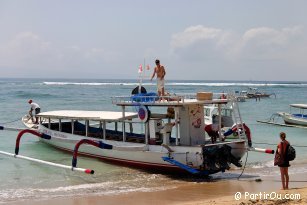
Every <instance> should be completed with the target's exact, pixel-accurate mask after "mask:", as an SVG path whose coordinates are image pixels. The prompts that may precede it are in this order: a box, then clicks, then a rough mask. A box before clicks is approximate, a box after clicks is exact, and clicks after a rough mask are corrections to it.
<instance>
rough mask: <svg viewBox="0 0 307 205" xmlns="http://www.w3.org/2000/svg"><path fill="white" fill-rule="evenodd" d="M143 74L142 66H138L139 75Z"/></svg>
mask: <svg viewBox="0 0 307 205" xmlns="http://www.w3.org/2000/svg"><path fill="white" fill-rule="evenodd" d="M141 72H143V67H142V64H141V65H140V66H139V73H141Z"/></svg>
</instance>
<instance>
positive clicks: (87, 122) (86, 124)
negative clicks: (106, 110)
mask: <svg viewBox="0 0 307 205" xmlns="http://www.w3.org/2000/svg"><path fill="white" fill-rule="evenodd" d="M88 124H89V121H88V120H85V136H86V137H87V136H88Z"/></svg>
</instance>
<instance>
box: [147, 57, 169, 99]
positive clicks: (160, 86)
mask: <svg viewBox="0 0 307 205" xmlns="http://www.w3.org/2000/svg"><path fill="white" fill-rule="evenodd" d="M156 74H157V90H158V95H159V96H164V95H165V93H164V76H165V74H166V72H165V69H164V66H163V65H160V60H158V59H157V60H156V67H155V69H154V72H153V74H152V76H151V79H150V80H152V79H153V78H154V77H155V75H156Z"/></svg>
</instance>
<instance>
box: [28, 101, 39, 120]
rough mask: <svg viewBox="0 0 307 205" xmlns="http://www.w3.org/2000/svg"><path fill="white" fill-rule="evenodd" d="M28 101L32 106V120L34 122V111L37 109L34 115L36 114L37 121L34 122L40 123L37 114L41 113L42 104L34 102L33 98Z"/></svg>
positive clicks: (30, 113) (30, 112)
mask: <svg viewBox="0 0 307 205" xmlns="http://www.w3.org/2000/svg"><path fill="white" fill-rule="evenodd" d="M28 103H29V104H30V105H31V108H30V110H29V115H30V116H31V118H32V122H34V120H33V114H32V111H34V110H35V114H34V116H35V122H34V123H35V124H38V117H37V114H39V113H40V112H41V108H40V106H39V105H38V104H37V103H35V102H33V100H29V101H28Z"/></svg>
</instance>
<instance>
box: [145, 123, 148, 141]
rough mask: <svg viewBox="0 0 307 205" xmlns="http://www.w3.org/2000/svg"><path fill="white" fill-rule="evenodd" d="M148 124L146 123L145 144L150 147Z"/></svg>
mask: <svg viewBox="0 0 307 205" xmlns="http://www.w3.org/2000/svg"><path fill="white" fill-rule="evenodd" d="M148 123H149V121H148V122H145V144H146V145H148V127H149V126H148Z"/></svg>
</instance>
